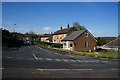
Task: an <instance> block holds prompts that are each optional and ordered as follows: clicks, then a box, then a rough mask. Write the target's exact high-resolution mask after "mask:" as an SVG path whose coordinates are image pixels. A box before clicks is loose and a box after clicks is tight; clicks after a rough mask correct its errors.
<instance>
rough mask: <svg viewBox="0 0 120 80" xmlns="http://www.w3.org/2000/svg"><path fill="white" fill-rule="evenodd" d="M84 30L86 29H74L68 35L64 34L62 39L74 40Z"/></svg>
mask: <svg viewBox="0 0 120 80" xmlns="http://www.w3.org/2000/svg"><path fill="white" fill-rule="evenodd" d="M85 31H87V30H79V31H74V32H72V33H71V34H70V35H68V36H66V37H65V38H64V39H63V40H62V41H74V40H75V39H76V38H77V37H79V36H80V35H81V34H82V33H84V32H85Z"/></svg>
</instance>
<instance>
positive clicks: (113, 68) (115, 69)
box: [110, 68, 118, 70]
mask: <svg viewBox="0 0 120 80" xmlns="http://www.w3.org/2000/svg"><path fill="white" fill-rule="evenodd" d="M110 70H118V68H111V69H110Z"/></svg>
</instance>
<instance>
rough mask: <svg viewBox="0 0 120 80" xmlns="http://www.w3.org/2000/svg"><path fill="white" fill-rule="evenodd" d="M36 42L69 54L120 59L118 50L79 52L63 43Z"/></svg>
mask: <svg viewBox="0 0 120 80" xmlns="http://www.w3.org/2000/svg"><path fill="white" fill-rule="evenodd" d="M35 44H37V45H39V46H42V47H48V48H51V49H54V50H58V51H60V52H66V53H69V54H75V55H79V56H89V57H96V58H119V59H120V54H118V53H117V52H112V51H101V52H78V51H70V50H64V49H62V47H61V44H55V43H47V42H35Z"/></svg>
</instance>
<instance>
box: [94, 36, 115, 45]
mask: <svg viewBox="0 0 120 80" xmlns="http://www.w3.org/2000/svg"><path fill="white" fill-rule="evenodd" d="M116 38H117V37H96V39H97V45H98V46H103V45H104V44H106V43H108V42H110V41H112V40H114V39H116Z"/></svg>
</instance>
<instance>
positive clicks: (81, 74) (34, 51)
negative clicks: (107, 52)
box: [0, 45, 119, 78]
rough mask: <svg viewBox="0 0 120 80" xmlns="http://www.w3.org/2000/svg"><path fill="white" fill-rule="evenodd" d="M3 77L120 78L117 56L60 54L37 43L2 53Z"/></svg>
mask: <svg viewBox="0 0 120 80" xmlns="http://www.w3.org/2000/svg"><path fill="white" fill-rule="evenodd" d="M0 58H2V68H0V69H1V70H2V74H3V75H2V77H3V78H119V75H118V70H119V68H118V61H119V60H118V59H117V60H116V59H112V60H111V59H97V58H91V57H83V56H82V57H81V56H75V55H74V56H73V55H72V58H71V55H67V54H66V55H65V54H60V53H57V52H54V51H52V50H50V49H44V48H41V47H39V46H37V45H28V46H22V47H20V48H19V49H16V50H8V51H3V52H2V57H0Z"/></svg>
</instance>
